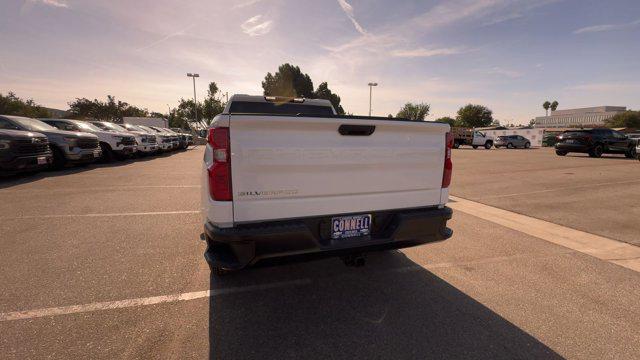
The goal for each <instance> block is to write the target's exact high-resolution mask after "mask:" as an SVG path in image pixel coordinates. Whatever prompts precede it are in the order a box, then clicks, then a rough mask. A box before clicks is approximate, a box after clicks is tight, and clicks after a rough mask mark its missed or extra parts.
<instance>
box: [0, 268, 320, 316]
mask: <svg viewBox="0 0 640 360" xmlns="http://www.w3.org/2000/svg"><path fill="white" fill-rule="evenodd" d="M310 283H311V279H299V280H292V281H281V282H275V283H270V284H260V285H249V286H242V287H230V288H221V289H213V290H203V291H193V292H188V293H181V294H171V295H161V296H151V297H145V298H135V299H125V300H116V301H103V302H94V303H89V304H81V305H69V306H59V307H50V308H42V309H35V310H25V311H12V312H6V313H0V322H4V321H13V320H27V319H34V318H40V317H47V316H59V315H68V314H77V313H86V312H93V311H102V310H112V309H122V308H130V307H138V306H148V305H156V304H162V303H174V302H179V301H189V300H196V299H202V298H208V297H215V296H220V295H227V294H235V293H243V292H251V291H261V290H268V289H275V288H285V287H294V286H301V285H307V284H310Z"/></svg>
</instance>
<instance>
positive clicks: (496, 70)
mask: <svg viewBox="0 0 640 360" xmlns="http://www.w3.org/2000/svg"><path fill="white" fill-rule="evenodd" d="M487 74H492V75H502V76H506V77H508V78H512V79H515V78H519V77H522V76H523V75H524V74H523V73H521V72H519V71H515V70H510V69H504V68H501V67H499V66H496V67H493V68H491V69H490V70H489V71H487Z"/></svg>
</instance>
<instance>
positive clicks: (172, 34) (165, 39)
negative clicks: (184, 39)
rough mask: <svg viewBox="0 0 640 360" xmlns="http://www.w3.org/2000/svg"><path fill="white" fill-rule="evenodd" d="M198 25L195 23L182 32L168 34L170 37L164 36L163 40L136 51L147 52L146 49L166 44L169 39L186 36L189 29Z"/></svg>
mask: <svg viewBox="0 0 640 360" xmlns="http://www.w3.org/2000/svg"><path fill="white" fill-rule="evenodd" d="M196 25H197V23H193V24H191V25H189V26H187V27H185V28H183V29H182V30H178V31H176V32H174V33H171V34H168V35H166V36H164V37H162V38H160V39H158V40H157V41H154V42H152V43H151V44H149V45H145V46H143V47H140V48H138V49H136V50H137V51H141V50H146V49H149V48H152V47H154V46H156V45H158V44H160V43H163V42H165V41H167V40H169V39H171V38H174V37H176V36H180V35H184V34H185V32H186V31H187V30H189V29H191V28H193V27H194V26H196Z"/></svg>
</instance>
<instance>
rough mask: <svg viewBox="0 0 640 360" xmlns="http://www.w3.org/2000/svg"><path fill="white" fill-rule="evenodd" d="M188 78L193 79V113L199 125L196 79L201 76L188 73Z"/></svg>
mask: <svg viewBox="0 0 640 360" xmlns="http://www.w3.org/2000/svg"><path fill="white" fill-rule="evenodd" d="M187 76H188V77H190V78H193V111H194V113H195V115H196V123H198V122H199V121H198V100H197V99H196V78H197V77H200V74H192V73H187Z"/></svg>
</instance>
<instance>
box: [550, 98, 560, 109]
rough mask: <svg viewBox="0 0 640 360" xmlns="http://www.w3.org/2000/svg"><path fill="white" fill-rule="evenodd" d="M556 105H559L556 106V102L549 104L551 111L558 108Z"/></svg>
mask: <svg viewBox="0 0 640 360" xmlns="http://www.w3.org/2000/svg"><path fill="white" fill-rule="evenodd" d="M558 105H560V104H558V102H557V101H555V100H554V101H553V102H552V103H551V106H550V108H551V111H556V109H557V108H558Z"/></svg>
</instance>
